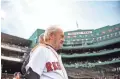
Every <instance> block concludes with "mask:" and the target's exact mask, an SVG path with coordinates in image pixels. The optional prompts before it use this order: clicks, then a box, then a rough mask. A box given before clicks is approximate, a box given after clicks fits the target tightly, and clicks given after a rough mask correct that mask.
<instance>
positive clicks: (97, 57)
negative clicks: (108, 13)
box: [1, 24, 120, 79]
mask: <svg viewBox="0 0 120 79" xmlns="http://www.w3.org/2000/svg"><path fill="white" fill-rule="evenodd" d="M43 32H44V30H42V29H37V30H36V31H35V32H34V33H33V34H32V35H31V37H30V38H29V39H23V38H20V37H16V36H12V35H8V34H5V33H1V42H2V43H1V51H2V52H1V55H2V56H1V59H2V73H3V77H6V74H9V75H11V74H13V73H14V72H20V67H21V65H22V63H21V62H22V60H23V59H24V57H25V55H26V54H27V53H28V52H29V51H30V49H31V48H32V47H34V46H35V45H36V43H37V40H38V37H39V35H40V34H41V33H43ZM58 52H59V53H60V54H61V56H62V61H63V63H64V66H65V68H66V70H67V73H68V76H69V79H120V75H119V74H120V53H119V52H120V24H115V25H112V26H105V27H102V28H98V29H95V30H79V29H78V30H74V31H67V32H65V42H64V44H63V48H62V49H60V50H59V51H58Z"/></svg>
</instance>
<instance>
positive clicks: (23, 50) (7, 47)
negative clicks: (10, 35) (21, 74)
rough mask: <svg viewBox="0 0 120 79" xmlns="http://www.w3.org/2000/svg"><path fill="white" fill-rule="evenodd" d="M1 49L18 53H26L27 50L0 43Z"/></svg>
mask: <svg viewBox="0 0 120 79" xmlns="http://www.w3.org/2000/svg"><path fill="white" fill-rule="evenodd" d="M1 48H4V49H8V50H14V51H18V52H27V49H28V48H24V47H20V46H17V45H10V44H5V43H1Z"/></svg>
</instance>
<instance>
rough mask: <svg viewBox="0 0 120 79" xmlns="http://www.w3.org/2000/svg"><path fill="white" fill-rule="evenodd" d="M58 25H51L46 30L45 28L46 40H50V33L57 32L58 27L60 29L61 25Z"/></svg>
mask: <svg viewBox="0 0 120 79" xmlns="http://www.w3.org/2000/svg"><path fill="white" fill-rule="evenodd" d="M57 26H58V25H52V26H50V27H48V28H47V29H46V30H45V33H44V40H45V41H47V40H49V38H50V35H51V34H52V33H53V34H55V33H56V32H57V31H58V29H60V28H59V27H57Z"/></svg>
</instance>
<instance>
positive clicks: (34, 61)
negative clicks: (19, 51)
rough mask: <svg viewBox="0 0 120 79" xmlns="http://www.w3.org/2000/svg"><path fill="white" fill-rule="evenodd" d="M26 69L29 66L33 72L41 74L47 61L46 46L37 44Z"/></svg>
mask: <svg viewBox="0 0 120 79" xmlns="http://www.w3.org/2000/svg"><path fill="white" fill-rule="evenodd" d="M31 55H32V56H30V60H29V63H28V64H27V66H26V70H27V69H28V68H29V67H31V68H32V70H33V71H34V72H36V73H37V74H39V75H40V76H41V74H42V72H43V70H44V68H45V64H46V61H47V56H48V54H47V48H46V47H43V46H38V47H37V48H36V49H35V50H34V51H33V52H32V54H31Z"/></svg>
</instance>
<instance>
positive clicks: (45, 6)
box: [1, 0, 120, 39]
mask: <svg viewBox="0 0 120 79" xmlns="http://www.w3.org/2000/svg"><path fill="white" fill-rule="evenodd" d="M1 9H2V10H1V12H2V15H1V16H2V18H4V19H2V20H1V31H2V32H5V33H8V34H11V35H15V36H19V37H23V38H26V39H28V38H29V37H30V36H31V35H32V33H33V32H34V31H35V30H36V29H37V28H39V29H46V28H47V27H48V26H49V25H54V24H57V25H61V28H63V29H64V31H69V30H76V29H97V28H100V27H103V26H107V25H114V24H117V23H120V1H79V0H43V1H42V0H8V1H7V2H5V1H4V0H1ZM76 21H77V23H78V25H79V28H77V26H76Z"/></svg>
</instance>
